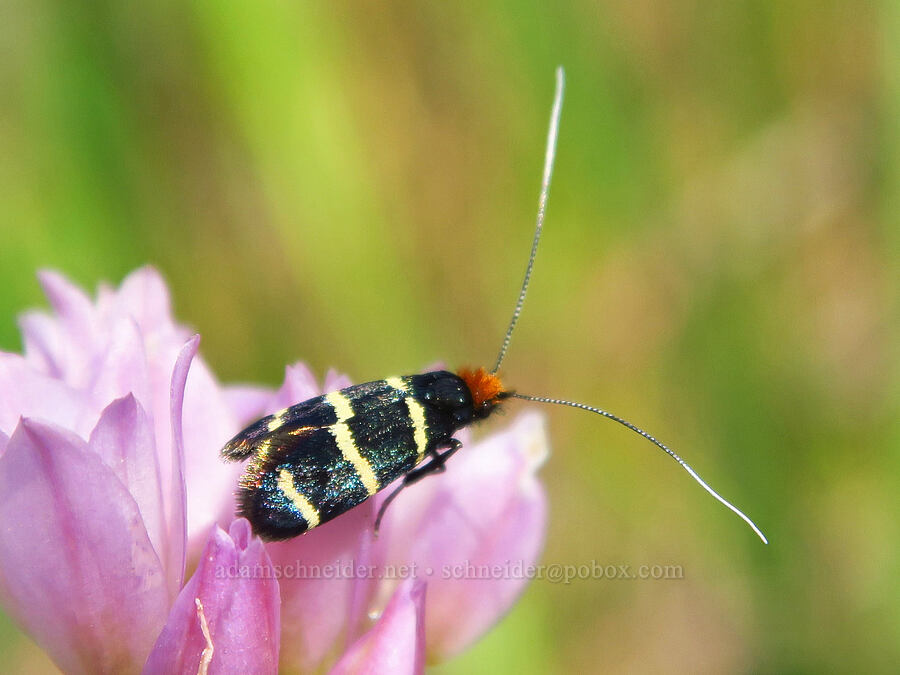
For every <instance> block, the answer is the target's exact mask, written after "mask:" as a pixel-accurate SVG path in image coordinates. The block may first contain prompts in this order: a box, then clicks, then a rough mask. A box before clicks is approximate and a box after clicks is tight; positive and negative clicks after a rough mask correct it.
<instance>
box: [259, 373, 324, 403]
mask: <svg viewBox="0 0 900 675" xmlns="http://www.w3.org/2000/svg"><path fill="white" fill-rule="evenodd" d="M321 393H322V390H321V388H320V387H319V383H318V382H317V381H316V376H315V375H313V373H312V371H311V370H310V369H309V366H307V365H306V364H305V363H300V362H298V363H295V364H294V365H292V366H287V367H286V368H285V369H284V383H283V384H282V385H281V388H280V389H279V390H278V391H277V392H276V393H275V397H274V398H273V400H272V401H271V402H270V403H269V409H270V410H271V411H272V412H274V411H276V410H281V409H282V408H287V407H288V406H292V405H294V404H295V403H300V402H301V401H305V400H307V399H309V398H313V397H314V396H318V395H319V394H321Z"/></svg>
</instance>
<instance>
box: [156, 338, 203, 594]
mask: <svg viewBox="0 0 900 675" xmlns="http://www.w3.org/2000/svg"><path fill="white" fill-rule="evenodd" d="M199 345H200V336H199V335H195V336H193V337H192V338H191V339H190V340H188V341H187V342H186V343H185V344H184V346H183V347H182V348H181V352H180V353H179V354H178V359H177V360H176V361H175V368H174V369H173V370H172V385H171V389H170V398H169V406H170V407H169V414H170V417H171V420H172V422H171V424H172V442H171V448H172V453H171V455H170V457H169V458H168V459H169V462H170V463H169V467H168V468H169V470H170V471H171V474H170V476H171V478H170V482H169V494H168V495H164V496H165V497H168V500H167V502H166V506H167V508H166V520H167V521H168V523H169V542H170V547H169V558H168V560H167V561H166V569H167V570H168V573H169V589H170V591H174V592H173V593H172V595H173V597H174V594H175V593H177V592H178V589H179V588H181V584H182V583H183V582H184V568H185V547H186V546H187V498H186V494H185V493H186V487H185V479H184V438H183V435H182V431H181V421H182V419H183V416H184V411H183V407H184V386H185V382H186V381H187V377H188V371H189V369H190V367H191V359H193V358H194V355H195V354H196V353H197V347H199ZM179 544H180V545H179Z"/></svg>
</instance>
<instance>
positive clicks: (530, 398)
mask: <svg viewBox="0 0 900 675" xmlns="http://www.w3.org/2000/svg"><path fill="white" fill-rule="evenodd" d="M509 396H510V397H512V398H521V399H524V400H526V401H536V402H537V403H553V404H555V405H567V406H570V407H572V408H580V409H581V410H587V411H588V412H592V413H597V414H598V415H602V416H603V417H606V418H608V419H611V420H612V421H613V422H618V423H619V424H621V425H622V426H623V427H627V428H629V429H631V430H632V431H633V432H635V433H636V434H640V435H641V436H643V437H644V438H646V439H647V440H648V441H650V442H651V443H653V444H654V445H655V446H657V447H658V448H662V449H663V450H664V451H665V452H666V454H667V455H669V456H670V457H671V458H672V459H674V460H675V461H676V462H678V463H679V464H680V465H681V468H682V469H684V470H685V471H687V472H688V473H689V474H691V478H693V479H694V480H695V481H697V482H698V483H699V484H700V486H701V487H702V488H703V489H704V490H706V491H707V492H708V493H709V494H711V495H712V496H713V497H715V498H716V499H718V500H719V501H720V502H721V503H722V504H724V505H725V506H727V507H728V508H729V509H731V510H732V511H734V513H736V514H737V515H738V517H740V519H741V520H743V521H744V522H745V523H747V525H749V526H750V527H751V529H752V530H753V531H754V532H756V536H758V537H759V538H760V539H762V542H763V543H764V544H768V543H769V540H768V539H766V536H765V535H764V534H763V533H762V532H761V531H760V529H759V528H758V527H757V526H756V524H755V523H754V522H753V521H752V520H750V519H749V518H748V517H747V516H746V515H744V513H743V512H742V511H741V510H740V509H738V508H737V507H736V506H734V505H733V504H732V503H731V502H729V501H728V500H726V499H725V498H724V497H722V495H720V494H719V493H718V492H716V491H715V490H713V489H712V488H711V487H710V486H709V485H707V484H706V481H704V480H703V479H702V478H700V476H699V475H697V472H696V471H694V470H693V469H692V468H691V467H690V466H689V465H688V463H687V462H685V461H684V460H683V459H681V457H679V456H678V455H677V454H676V453H675V452H674V451H673V450H671V449H670V448H668V447H667V446H666V445H663V444H662V443H660V442H659V441H658V440H656V439H655V438H654V437H653V436H651V435H650V434H648V433H647V432H646V431H644V430H643V429H641V428H639V427H636V426H635V425H633V424H632V423H631V422H629V421H628V420H624V419H622V418H621V417H618V416H617V415H613V414H612V413H609V412H606V411H605V410H600V408H594V407H592V406H589V405H585V404H584V403H576V402H574V401H563V400H561V399H558V398H544V397H543V396H528V395H527V394H516V393H510V394H509Z"/></svg>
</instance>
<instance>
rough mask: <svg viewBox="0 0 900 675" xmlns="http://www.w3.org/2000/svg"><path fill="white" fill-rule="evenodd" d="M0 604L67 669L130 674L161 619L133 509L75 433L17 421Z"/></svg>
mask: <svg viewBox="0 0 900 675" xmlns="http://www.w3.org/2000/svg"><path fill="white" fill-rule="evenodd" d="M0 522H2V523H3V527H2V528H0V569H2V570H3V576H2V580H0V588H2V594H3V596H4V604H5V606H6V608H7V609H9V610H10V612H11V614H13V616H15V617H16V619H17V620H18V621H19V622H20V623H21V625H22V626H23V627H24V628H25V630H27V631H28V632H29V633H30V634H31V635H32V636H33V637H34V639H35V640H36V641H37V642H38V643H39V644H40V645H42V647H43V648H44V649H46V650H47V652H48V653H49V654H50V656H51V657H52V658H53V660H54V661H55V662H56V663H57V665H59V667H60V668H62V669H63V670H65V671H66V672H76V673H77V672H85V673H87V672H135V670H136V669H137V668H139V667H140V664H141V663H142V662H143V660H144V659H145V658H146V654H147V653H148V652H149V651H150V648H151V647H152V645H153V640H154V639H155V637H156V635H157V634H158V633H159V630H160V629H161V628H162V626H163V624H164V623H165V617H166V610H167V605H168V601H167V593H166V587H165V578H164V575H163V569H162V565H161V564H160V561H159V558H158V557H157V555H156V553H155V551H154V550H153V546H152V545H151V543H150V540H149V538H148V537H147V532H146V530H145V529H144V525H143V522H142V520H141V516H140V513H139V511H138V506H137V504H136V503H135V501H134V499H132V497H131V495H129V494H128V491H127V490H126V488H125V486H124V485H123V484H122V483H121V481H119V479H118V478H117V477H116V475H115V474H114V473H113V471H112V470H111V469H109V467H107V466H106V465H105V464H104V463H103V461H102V460H101V459H100V457H99V456H98V455H97V454H96V453H94V452H92V451H91V450H89V449H88V447H87V445H86V444H85V443H84V441H82V440H81V439H79V438H78V437H77V436H75V435H73V434H71V433H69V432H66V431H63V430H61V429H57V428H55V427H51V426H49V425H45V424H42V423H40V422H36V421H33V420H22V422H21V424H20V425H19V426H18V428H17V429H16V431H15V433H14V434H13V436H12V438H11V439H10V440H9V443H8V445H7V449H6V452H5V453H4V454H3V455H2V457H0Z"/></svg>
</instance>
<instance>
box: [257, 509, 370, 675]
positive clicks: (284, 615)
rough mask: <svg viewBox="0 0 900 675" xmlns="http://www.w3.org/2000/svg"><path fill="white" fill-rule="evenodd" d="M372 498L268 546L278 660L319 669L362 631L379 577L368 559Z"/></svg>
mask: <svg viewBox="0 0 900 675" xmlns="http://www.w3.org/2000/svg"><path fill="white" fill-rule="evenodd" d="M374 508H375V505H374V503H373V502H372V500H369V501H367V502H364V503H363V504H361V505H360V506H357V507H356V508H355V509H352V510H351V511H349V512H347V513H345V514H344V515H342V516H341V517H340V518H337V519H336V520H334V521H331V522H329V523H325V524H324V525H322V526H320V527H318V528H316V529H315V530H313V531H312V532H309V533H308V534H305V535H303V536H302V537H296V538H295V539H291V540H288V541H284V542H272V543H269V544H267V545H266V548H267V550H268V551H269V555H271V556H272V561H273V563H274V564H275V566H276V568H277V569H279V570H280V571H281V625H282V631H283V635H284V637H285V639H284V641H283V643H282V648H281V663H282V666H283V668H284V669H285V670H287V671H300V672H317V671H321V670H322V669H323V668H324V667H327V666H328V665H329V664H330V663H333V661H334V659H335V658H336V657H337V655H339V654H340V653H341V652H343V650H344V649H345V648H346V646H347V645H348V644H349V643H350V642H351V641H352V640H353V639H355V638H356V637H357V636H358V635H359V633H360V632H361V630H362V629H363V627H362V625H361V622H362V620H363V619H364V618H365V616H366V612H367V609H368V606H369V604H370V601H371V599H372V595H373V593H374V592H375V589H376V584H377V580H376V579H375V574H373V573H371V572H370V569H371V568H372V567H374V566H377V563H378V562H379V561H377V560H375V559H374V558H373V557H372V523H373V522H374V519H375V512H374Z"/></svg>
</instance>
